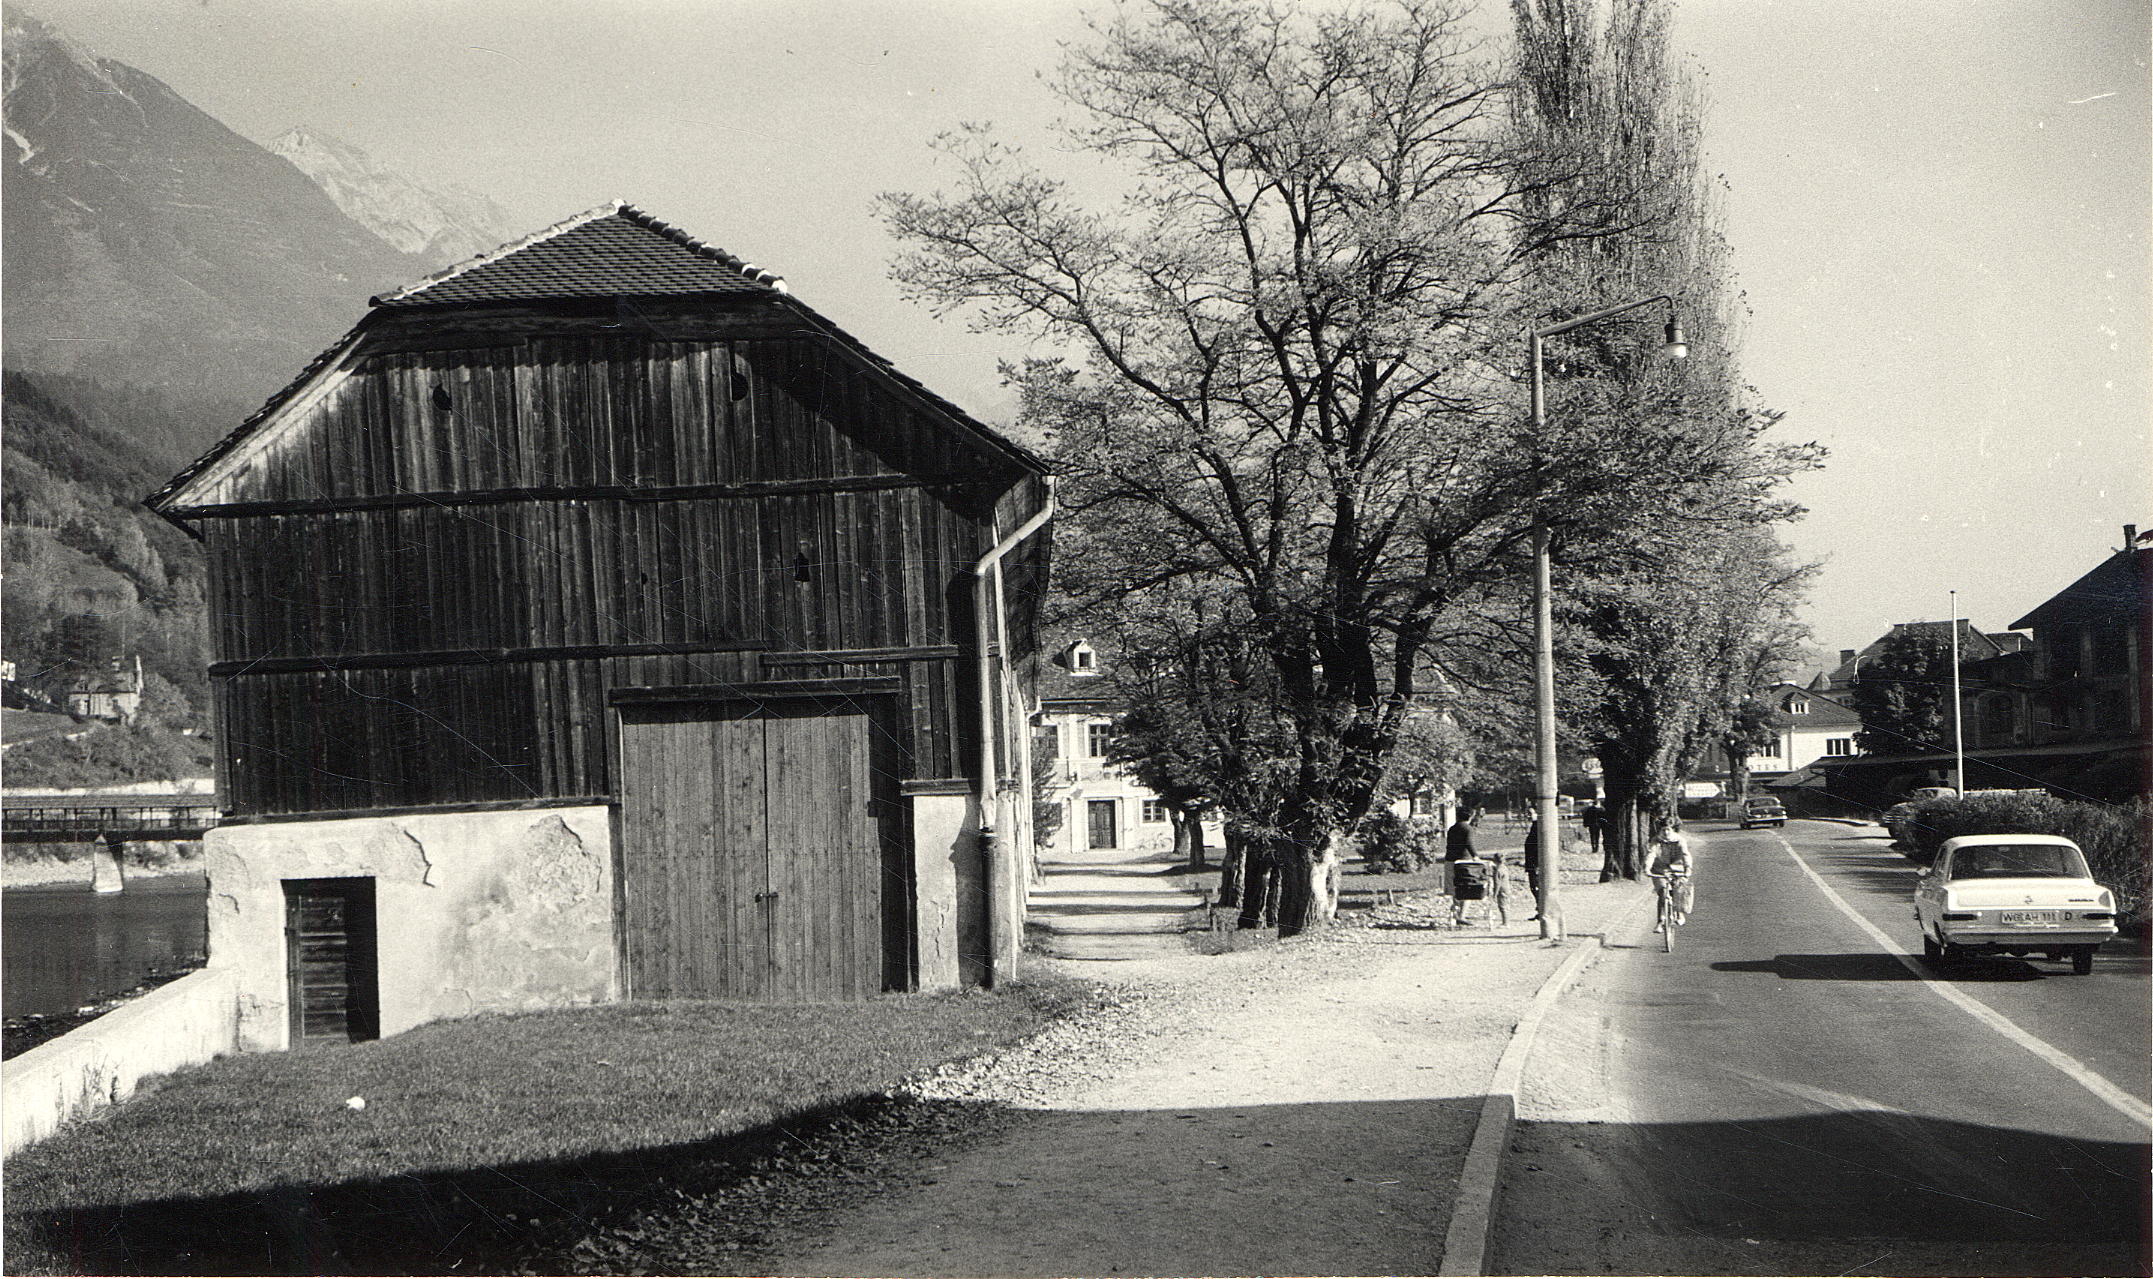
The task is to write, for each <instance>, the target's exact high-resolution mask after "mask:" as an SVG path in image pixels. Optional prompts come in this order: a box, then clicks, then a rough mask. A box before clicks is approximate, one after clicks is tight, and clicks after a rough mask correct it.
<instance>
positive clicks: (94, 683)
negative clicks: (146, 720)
mask: <svg viewBox="0 0 2153 1279" xmlns="http://www.w3.org/2000/svg"><path fill="white" fill-rule="evenodd" d="M61 700H62V704H63V705H64V706H65V707H66V709H67V713H68V714H70V715H73V716H74V717H76V718H77V719H103V720H111V721H113V722H115V723H120V724H127V723H132V722H133V720H134V717H135V715H136V714H137V713H139V712H140V711H141V709H142V659H141V658H139V657H137V658H136V659H135V660H134V665H133V667H132V668H131V669H130V668H129V667H128V666H127V664H126V663H125V662H114V663H113V664H112V666H111V667H110V668H109V669H107V670H104V671H100V672H98V673H97V674H95V675H91V676H88V677H86V678H84V679H81V680H79V681H77V682H76V683H75V684H74V685H73V686H72V687H70V688H69V689H68V690H67V692H66V695H65V696H64V697H63V698H62V699H61Z"/></svg>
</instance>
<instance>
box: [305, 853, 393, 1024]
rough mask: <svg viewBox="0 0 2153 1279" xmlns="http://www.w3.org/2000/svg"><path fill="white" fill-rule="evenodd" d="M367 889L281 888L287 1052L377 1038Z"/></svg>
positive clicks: (349, 881) (375, 961)
mask: <svg viewBox="0 0 2153 1279" xmlns="http://www.w3.org/2000/svg"><path fill="white" fill-rule="evenodd" d="M378 955H379V948H378V945H377V943H376V941H375V930H374V881H373V879H372V878H370V877H365V876H355V877H349V878H338V879H287V880H285V881H284V964H285V976H286V985H287V995H288V999H289V1006H290V1019H291V1046H292V1047H294V1048H305V1047H309V1046H320V1045H323V1044H347V1043H358V1042H360V1041H361V1040H366V1039H379V1038H381V995H380V990H379V985H380V983H379V978H378V973H379V967H380V961H379V958H378Z"/></svg>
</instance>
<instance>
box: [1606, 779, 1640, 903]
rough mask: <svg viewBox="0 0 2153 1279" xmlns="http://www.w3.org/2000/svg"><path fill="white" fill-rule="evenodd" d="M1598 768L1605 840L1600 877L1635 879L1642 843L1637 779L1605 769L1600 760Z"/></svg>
mask: <svg viewBox="0 0 2153 1279" xmlns="http://www.w3.org/2000/svg"><path fill="white" fill-rule="evenodd" d="M1602 766H1603V767H1605V768H1606V772H1605V774H1604V779H1605V784H1606V788H1607V803H1606V808H1607V841H1606V844H1605V846H1604V848H1605V852H1604V864H1603V868H1602V870H1601V878H1602V879H1603V880H1606V879H1610V878H1614V877H1616V876H1620V877H1621V878H1623V879H1636V878H1637V876H1638V871H1639V867H1640V865H1641V861H1640V859H1639V857H1638V849H1639V847H1640V846H1641V845H1642V844H1643V842H1644V840H1643V837H1642V835H1641V834H1640V832H1639V826H1640V824H1641V817H1642V814H1641V813H1640V812H1639V809H1638V793H1637V792H1638V785H1637V779H1636V777H1635V776H1633V775H1632V774H1631V773H1630V772H1629V770H1627V769H1625V768H1622V767H1619V766H1616V767H1607V766H1606V761H1605V760H1604V759H1603V760H1602Z"/></svg>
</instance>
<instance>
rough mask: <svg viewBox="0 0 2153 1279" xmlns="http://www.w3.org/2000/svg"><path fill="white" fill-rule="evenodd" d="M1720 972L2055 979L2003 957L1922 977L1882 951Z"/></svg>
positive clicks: (1794, 977)
mask: <svg viewBox="0 0 2153 1279" xmlns="http://www.w3.org/2000/svg"><path fill="white" fill-rule="evenodd" d="M1712 967H1713V969H1714V970H1716V971H1718V972H1723V973H1771V974H1773V975H1775V976H1778V977H1784V978H1786V979H1788V980H1790V981H1956V982H2017V981H2039V980H2041V979H2042V978H2045V977H2050V976H2054V975H2055V974H2053V973H2046V972H2043V971H2041V970H2040V969H2038V968H2036V967H2034V966H2033V965H2032V964H2029V963H2027V962H2026V961H2024V960H2022V959H2009V958H2005V957H2002V956H1997V957H1994V958H1982V959H1962V960H1956V961H1953V962H1952V963H1951V964H1949V965H1946V966H1944V967H1942V968H1932V970H1931V971H1932V975H1931V976H1927V977H1924V976H1922V975H1921V974H1919V973H1916V972H1914V971H1912V970H1911V969H1909V968H1907V966H1906V965H1905V964H1903V963H1900V962H1899V960H1898V958H1897V957H1896V956H1893V955H1889V954H1885V953H1883V952H1881V951H1866V952H1856V953H1853V954H1844V955H1774V956H1773V957H1771V958H1770V959H1739V960H1722V961H1720V962H1718V963H1715V964H1713V965H1712Z"/></svg>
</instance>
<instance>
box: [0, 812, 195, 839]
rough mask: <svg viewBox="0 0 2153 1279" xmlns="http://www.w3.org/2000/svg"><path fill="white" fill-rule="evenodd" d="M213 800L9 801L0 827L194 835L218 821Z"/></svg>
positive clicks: (11, 833)
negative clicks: (185, 801) (170, 801)
mask: <svg viewBox="0 0 2153 1279" xmlns="http://www.w3.org/2000/svg"><path fill="white" fill-rule="evenodd" d="M217 816H218V814H217V808H216V806H215V805H213V804H68V805H35V806H31V805H24V806H16V805H12V804H10V805H8V806H7V807H6V808H4V809H0V828H4V829H5V832H6V834H7V836H8V838H10V839H28V838H31V837H33V836H36V835H62V834H73V835H80V834H81V833H83V832H89V833H90V834H92V835H94V834H96V833H99V832H103V831H110V832H113V833H115V834H118V833H121V832H126V833H128V834H132V835H137V836H138V837H140V836H142V835H150V834H158V833H170V834H174V835H182V834H184V835H187V836H188V837H190V838H192V837H194V836H196V835H199V834H200V833H201V832H203V831H205V830H208V829H209V828H210V827H212V826H215V825H216V824H217Z"/></svg>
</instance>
